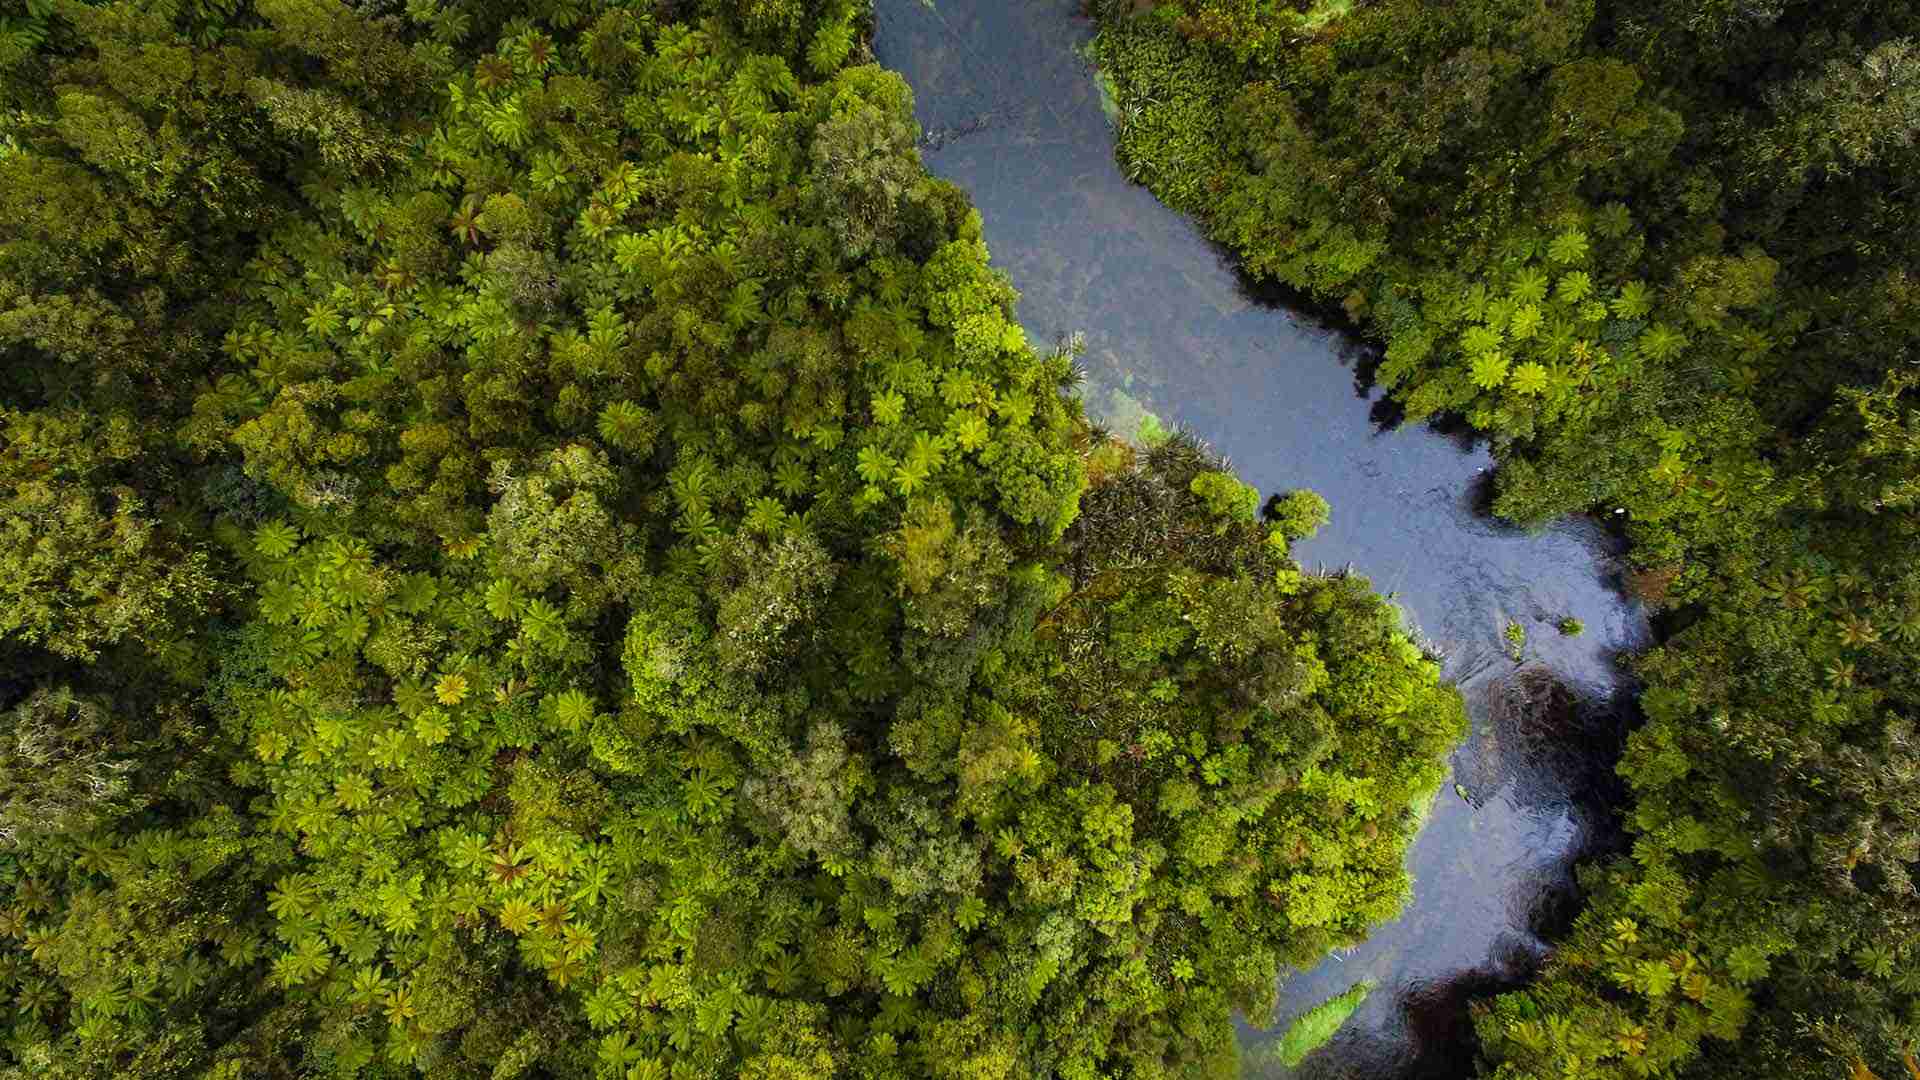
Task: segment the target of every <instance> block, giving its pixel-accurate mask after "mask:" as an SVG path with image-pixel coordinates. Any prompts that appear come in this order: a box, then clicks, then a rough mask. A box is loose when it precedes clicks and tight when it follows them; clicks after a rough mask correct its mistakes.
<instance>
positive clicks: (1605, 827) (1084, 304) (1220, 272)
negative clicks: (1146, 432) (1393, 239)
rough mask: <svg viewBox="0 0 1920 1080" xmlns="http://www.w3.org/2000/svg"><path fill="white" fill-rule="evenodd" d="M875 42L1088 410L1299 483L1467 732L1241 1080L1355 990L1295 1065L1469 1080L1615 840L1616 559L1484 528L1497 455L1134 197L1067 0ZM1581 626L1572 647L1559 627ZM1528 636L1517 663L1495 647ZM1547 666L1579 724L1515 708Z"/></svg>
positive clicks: (1293, 987) (895, 21)
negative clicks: (1490, 1035) (1377, 378)
mask: <svg viewBox="0 0 1920 1080" xmlns="http://www.w3.org/2000/svg"><path fill="white" fill-rule="evenodd" d="M877 7H878V11H877V20H878V28H877V34H876V43H875V49H876V51H877V53H878V57H879V60H880V62H881V63H883V64H885V65H886V66H888V67H890V68H892V69H894V70H896V71H899V72H901V73H902V74H903V75H905V76H906V78H907V79H908V81H909V82H911V83H912V84H913V87H914V92H915V95H916V98H917V106H916V107H917V111H918V114H919V120H920V123H921V125H922V127H923V128H924V129H925V131H926V136H925V138H924V139H923V140H922V153H923V156H924V158H925V160H926V163H927V165H928V167H929V168H930V169H932V171H933V172H935V173H936V174H938V175H940V176H944V177H946V178H948V179H950V180H952V181H954V182H955V183H958V184H959V185H961V186H962V187H964V188H966V189H967V191H968V192H970V193H971V194H972V196H973V200H974V202H975V204H976V205H978V207H979V208H980V212H981V214H982V216H983V217H984V219H985V222H986V238H987V244H988V246H989V248H991V250H992V253H993V259H994V263H995V265H997V266H998V267H1000V268H1001V269H1002V270H1004V271H1006V272H1007V273H1008V275H1009V276H1011V278H1012V279H1013V283H1014V285H1015V286H1016V287H1017V288H1019V290H1020V292H1021V294H1022V302H1021V308H1020V315H1021V321H1022V322H1023V323H1024V324H1025V325H1026V327H1027V329H1028V331H1029V334H1030V336H1032V337H1033V338H1034V339H1035V340H1036V341H1050V340H1055V339H1059V338H1063V337H1064V336H1066V335H1068V334H1071V333H1075V332H1080V333H1084V335H1085V353H1084V356H1083V362H1084V363H1085V365H1086V367H1087V368H1088V370H1089V372H1090V376H1091V377H1090V379H1089V381H1088V385H1087V388H1086V394H1087V401H1088V405H1089V408H1090V411H1091V412H1092V413H1093V414H1094V415H1095V416H1096V417H1100V418H1103V419H1106V420H1108V421H1109V422H1111V423H1113V424H1114V425H1115V426H1116V427H1120V428H1128V429H1130V428H1131V426H1132V425H1135V424H1137V423H1138V422H1139V419H1140V417H1141V416H1142V414H1143V412H1151V413H1152V414H1154V415H1155V416H1157V417H1159V418H1160V419H1161V420H1162V421H1163V422H1165V423H1166V424H1168V425H1169V426H1176V425H1177V426H1179V427H1182V428H1185V429H1187V430H1190V431H1192V432H1194V433H1195V434H1197V435H1199V436H1200V437H1201V438H1203V439H1204V440H1205V441H1207V442H1208V443H1209V444H1211V445H1212V446H1213V447H1214V448H1215V449H1217V450H1219V451H1220V452H1222V453H1223V454H1225V455H1227V457H1228V458H1229V459H1230V460H1231V461H1232V463H1233V465H1234V467H1235V468H1236V469H1237V471H1238V472H1239V473H1240V475H1241V477H1242V478H1243V479H1245V480H1246V481H1248V482H1249V483H1252V484H1255V485H1256V486H1258V487H1259V488H1260V489H1261V490H1262V491H1263V492H1274V491H1284V490H1287V489H1291V488H1296V487H1310V488H1312V489H1314V490H1316V491H1318V492H1320V493H1321V494H1322V495H1324V496H1326V497H1327V499H1328V500H1329V501H1330V502H1331V503H1332V505H1333V521H1332V524H1331V525H1329V526H1328V527H1327V528H1325V529H1323V530H1322V531H1321V532H1320V534H1319V535H1318V536H1317V537H1315V538H1314V539H1313V540H1311V541H1308V542H1305V543H1302V544H1299V545H1297V546H1296V549H1295V550H1296V552H1297V554H1298V555H1299V557H1300V559H1301V561H1302V562H1303V563H1305V564H1307V565H1308V566H1314V565H1316V564H1323V565H1327V566H1334V567H1337V566H1343V565H1346V564H1349V563H1351V564H1352V566H1353V567H1354V569H1356V570H1357V571H1359V572H1360V573H1362V574H1365V575H1366V576H1368V577H1369V578H1371V579H1372V581H1373V583H1374V585H1375V586H1376V587H1377V588H1379V589H1380V590H1382V591H1384V592H1388V593H1392V594H1393V595H1394V597H1395V599H1396V600H1397V601H1398V602H1399V603H1400V604H1401V605H1402V606H1403V607H1404V608H1405V609H1406V611H1407V613H1408V615H1409V616H1410V618H1411V619H1412V621H1413V622H1415V623H1416V624H1417V625H1418V626H1419V627H1420V629H1421V631H1422V632H1423V633H1424V635H1425V637H1426V638H1427V639H1428V640H1429V641H1430V642H1431V643H1432V644H1433V645H1435V646H1436V647H1437V648H1438V649H1439V650H1440V651H1441V652H1442V654H1443V655H1445V656H1446V658H1447V674H1448V677H1449V678H1451V679H1453V680H1454V681H1455V682H1456V683H1458V685H1459V686H1460V688H1461V690H1462V691H1463V692H1464V693H1465V694H1466V696H1467V700H1468V703H1469V706H1470V709H1471V712H1472V715H1473V720H1474V730H1473V733H1472V734H1471V735H1470V736H1469V737H1468V739H1467V741H1466V742H1465V743H1464V744H1463V745H1462V746H1461V747H1460V748H1459V749H1458V750H1457V751H1456V752H1455V754H1454V755H1453V760H1452V767H1453V776H1452V778H1451V779H1450V782H1449V783H1448V785H1447V786H1446V787H1445V788H1444V789H1443V790H1442V793H1441V795H1440V798H1439V801H1438V803H1437V804H1436V806H1435V808H1434V812H1433V815H1432V818H1431V819H1430V821H1429V822H1428V824H1427V826H1426V828H1425V830H1424V831H1423V832H1422V833H1421V835H1420V837H1419V839H1418V840H1417V841H1416V843H1415V844H1414V846H1413V849H1412V851H1411V853H1410V854H1409V856H1408V866H1409V868H1410V869H1411V871H1412V873H1413V875H1414V879H1415V880H1414V896H1413V900H1412V902H1411V903H1410V904H1409V905H1408V907H1407V909H1406V911H1405V913H1404V914H1403V915H1402V917H1401V918H1400V919H1398V920H1397V921H1395V922H1393V923H1391V924H1388V925H1385V926H1382V927H1380V928H1379V929H1378V930H1376V931H1375V932H1374V934H1373V935H1372V937H1371V938H1369V939H1368V940H1367V942H1366V943H1365V944H1363V945H1361V946H1359V947H1357V948H1354V949H1351V950H1348V951H1346V952H1344V953H1342V954H1340V955H1336V956H1334V957H1332V958H1330V959H1328V960H1327V961H1325V962H1324V963H1322V964H1321V965H1319V966H1318V967H1316V968H1314V969H1312V970H1310V971H1304V972H1297V973H1291V974H1289V975H1287V976H1283V978H1282V981H1281V985H1280V989H1279V1005H1278V1008H1277V1009H1276V1011H1275V1014H1274V1017H1273V1021H1274V1022H1273V1024H1272V1025H1271V1026H1270V1027H1268V1028H1267V1029H1266V1030H1264V1031H1263V1030H1258V1029H1255V1028H1254V1027H1252V1026H1251V1025H1243V1038H1244V1041H1245V1044H1246V1045H1247V1046H1248V1048H1249V1050H1250V1052H1249V1053H1248V1054H1247V1055H1246V1057H1247V1060H1248V1061H1249V1066H1248V1068H1249V1072H1250V1073H1257V1074H1258V1075H1268V1074H1270V1073H1272V1074H1277V1072H1278V1067H1277V1066H1276V1065H1274V1064H1272V1063H1271V1062H1270V1061H1265V1060H1263V1059H1265V1058H1268V1057H1270V1055H1263V1054H1261V1053H1260V1048H1261V1047H1262V1045H1263V1044H1266V1043H1270V1042H1271V1041H1272V1040H1273V1039H1275V1038H1277V1036H1278V1034H1279V1033H1280V1032H1282V1031H1284V1030H1285V1029H1286V1026H1287V1024H1288V1023H1289V1022H1290V1021H1291V1020H1292V1019H1293V1018H1295V1017H1297V1016H1298V1015H1299V1014H1300V1013H1301V1012H1303V1011H1305V1010H1306V1009H1308V1008H1311V1007H1312V1006H1314V1005H1315V1004H1318V1003H1319V1002H1321V1001H1324V1000H1326V999H1327V998H1329V997H1332V996H1334V995H1336V994H1338V993H1340V992H1342V991H1344V990H1345V989H1347V988H1348V987H1350V986H1352V985H1353V984H1355V983H1357V982H1359V981H1361V980H1372V981H1373V982H1375V983H1376V985H1377V987H1378V989H1376V991H1375V992H1374V993H1373V995H1372V996H1371V997H1369V998H1368V999H1367V1001H1366V1003H1365V1004H1364V1005H1363V1006H1362V1007H1361V1009H1360V1011H1358V1012H1357V1013H1355V1014H1354V1017H1353V1019H1351V1020H1350V1021H1349V1022H1348V1023H1347V1025H1346V1026H1345V1027H1344V1028H1343V1029H1342V1030H1341V1033H1340V1035H1339V1036H1338V1037H1337V1038H1336V1039H1335V1040H1334V1041H1333V1042H1332V1043H1331V1044H1329V1046H1328V1047H1327V1048H1326V1049H1324V1050H1322V1051H1320V1052H1318V1053H1316V1054H1314V1055H1312V1056H1311V1057H1309V1058H1308V1059H1307V1062H1306V1063H1305V1064H1304V1065H1303V1066H1301V1068H1300V1069H1299V1070H1298V1072H1299V1073H1300V1074H1301V1075H1311V1076H1320V1077H1332V1076H1355V1077H1370V1078H1371V1077H1384V1076H1393V1075H1419V1076H1459V1075H1464V1074H1465V1073H1466V1072H1467V1071H1468V1068H1469V1067H1470V1064H1471V1053H1472V1045H1471V1040H1470V1029H1469V1028H1468V1026H1467V1022H1466V1015H1467V1011H1466V1001H1467V999H1468V997H1469V996H1470V995H1473V994H1476V993H1484V992H1487V991H1488V990H1490V989H1494V988H1498V987H1500V986H1502V985H1506V984H1508V983H1510V982H1511V981H1512V980H1514V979H1515V978H1517V977H1519V976H1521V975H1523V974H1524V973H1525V972H1526V971H1528V970H1529V969H1530V968H1531V967H1532V966H1533V965H1535V964H1537V963H1538V961H1539V959H1540V957H1541V956H1542V955H1543V954H1544V951H1545V944H1544V941H1543V939H1542V934H1543V933H1545V932H1547V931H1548V930H1549V929H1550V928H1551V927H1552V926H1553V925H1555V924H1556V922H1557V921H1558V920H1561V919H1563V918H1564V915H1565V912H1566V910H1567V907H1568V901H1569V897H1570V890H1571V883H1572V875H1571V869H1570V868H1571V866H1572V864H1573V862H1574V861H1575V860H1576V859H1579V858H1581V857H1583V856H1585V855H1588V854H1591V853H1592V852H1594V851H1595V850H1596V849H1597V848H1598V847H1600V846H1603V845H1605V844H1607V843H1610V842H1612V840H1613V838H1614V837H1615V836H1616V830H1615V827H1614V825H1613V824H1612V822H1613V814H1612V811H1611V807H1612V806H1613V805H1614V803H1615V801H1616V800H1617V791H1616V790H1615V785H1614V784H1613V782H1612V780H1611V764H1612V760H1613V758H1614V756H1615V755H1616V754H1617V750H1618V739H1619V734H1618V733H1619V730H1620V721H1619V719H1618V714H1619V708H1620V705H1621V703H1622V702H1624V700H1625V699H1626V693H1625V690H1626V688H1625V686H1624V681H1623V680H1622V678H1621V677H1620V675H1619V674H1618V671H1617V669H1616V664H1615V658H1616V657H1617V656H1618V655H1619V654H1620V653H1621V652H1623V651H1626V650H1631V649H1634V648H1637V647H1640V646H1642V645H1644V644H1645V643H1646V641H1647V636H1648V630H1647V621H1646V616H1645V613H1644V612H1643V611H1642V610H1641V609H1640V608H1639V607H1638V606H1637V605H1635V604H1632V603H1630V602H1629V601H1627V600H1626V599H1624V598H1623V596H1622V595H1621V592H1620V589H1619V581H1618V566H1617V560H1618V556H1619V548H1618V545H1617V544H1616V543H1615V542H1614V541H1613V540H1612V539H1611V538H1610V537H1609V536H1608V534H1607V533H1606V532H1605V531H1604V530H1602V529H1601V528H1599V527H1598V526H1597V525H1595V524H1594V523H1593V522H1591V521H1585V520H1569V521H1566V522H1562V523H1560V524H1557V525H1555V526H1553V527H1552V528H1550V529H1547V530H1545V531H1544V532H1540V533H1533V534H1528V533H1524V532H1521V531H1519V530H1515V529H1511V528H1508V527H1505V526H1503V525H1501V524H1499V523H1497V522H1495V521H1494V520H1492V519H1490V518H1488V517H1486V516H1484V515H1483V514H1482V513H1480V512H1479V507H1480V504H1481V503H1482V502H1483V501H1484V498H1485V492H1486V484H1487V481H1488V474H1489V471H1490V468H1491V464H1492V463H1491V460H1490V458H1489V457H1488V456H1487V454H1486V452H1485V451H1484V450H1483V449H1480V448H1476V447H1474V446H1471V445H1469V444H1467V443H1465V442H1463V441H1462V440H1460V439H1458V438H1455V437H1452V436H1449V435H1445V434H1442V433H1439V432H1437V431H1434V430H1431V429H1428V428H1425V427H1415V428H1396V429H1384V428H1382V427H1380V426H1379V425H1378V424H1377V423H1376V420H1375V418H1376V416H1377V415H1380V414H1381V413H1382V412H1383V411H1384V410H1382V409H1381V408H1380V403H1379V402H1378V401H1377V400H1376V397H1375V396H1374V395H1373V394H1371V393H1370V392H1369V391H1368V389H1367V388H1366V386H1365V384H1364V381H1363V380H1362V379H1361V377H1360V374H1359V371H1360V369H1361V368H1362V367H1363V366H1364V364H1365V361H1366V359H1367V355H1366V353H1365V351H1364V350H1363V349H1362V348H1361V347H1360V346H1359V345H1357V344H1356V343H1355V342H1353V341H1352V340H1351V339H1349V338H1346V337H1344V336H1343V335H1342V334H1341V333H1339V332H1338V331H1336V330H1333V329H1330V328H1327V327H1325V326H1322V325H1319V324H1317V323H1316V322H1315V321H1314V320H1313V319H1312V318H1311V317H1308V316H1305V315H1302V314H1299V313H1297V312H1293V311H1289V310H1287V309H1286V308H1284V307H1282V306H1279V305H1278V304H1276V303H1273V302H1270V301H1269V300H1268V299H1267V298H1264V297H1263V296H1262V295H1260V290H1258V289H1256V288H1254V287H1252V286H1250V285H1249V284H1248V283H1247V282H1246V281H1245V280H1244V279H1243V278H1241V277H1240V276H1239V275H1237V274H1236V272H1235V270H1234V269H1233V266H1232V264H1231V262H1230V261H1229V260H1228V259H1227V258H1225V257H1224V255H1223V254H1222V253H1221V252H1220V251H1219V250H1218V249H1216V248H1215V247H1213V246H1211V245H1210V244H1209V243H1208V242H1207V241H1206V240H1205V239H1204V238H1203V237H1202V235H1201V234H1200V233H1199V231H1198V230H1197V229H1196V228H1195V227H1194V225H1193V224H1192V223H1191V222H1189V221H1187V220H1186V219H1185V218H1183V217H1181V216H1180V215H1177V214H1175V213H1173V212H1171V211H1169V210H1167V209H1166V208H1165V207H1163V206H1161V205H1160V204H1159V203H1158V202H1157V201H1155V199H1154V198H1153V196H1152V195H1151V194H1150V193H1148V192H1147V191H1146V190H1145V189H1143V188H1140V187H1137V186H1134V185H1132V184H1130V183H1128V182H1127V180H1126V178H1125V177H1124V176H1123V175H1122V174H1121V172H1120V170H1119V168H1118V166H1117V165H1116V164H1115V161H1114V158H1113V130H1112V128H1111V126H1110V124H1109V121H1108V119H1107V117H1106V115H1105V113H1104V112H1103V111H1102V102H1101V94H1100V91H1099V89H1098V85H1097V83H1096V81H1095V78H1094V72H1093V69H1092V68H1091V66H1090V65H1089V63H1088V61H1087V60H1086V59H1085V58H1084V53H1085V47H1086V44H1087V42H1088V41H1089V40H1090V38H1091V37H1092V35H1093V27H1092V25H1091V24H1090V23H1089V22H1088V21H1087V20H1085V19H1083V18H1080V17H1079V15H1078V5H1077V4H1076V3H1075V0H879V3H878V5H877ZM1568 616H1571V617H1574V618H1577V619H1579V620H1581V621H1582V622H1583V623H1585V625H1586V632H1585V633H1584V634H1583V635H1581V636H1578V637H1563V636H1562V635H1561V634H1560V633H1559V632H1558V630H1557V629H1556V625H1557V624H1558V622H1559V621H1560V620H1561V619H1562V618H1565V617H1568ZM1509 621H1514V622H1518V623H1519V624H1520V625H1521V626H1522V627H1524V628H1525V630H1526V633H1527V644H1526V648H1525V656H1526V664H1525V665H1524V666H1522V665H1517V664H1516V663H1515V662H1514V661H1513V660H1512V659H1511V658H1510V657H1509V656H1508V653H1507V644H1506V642H1505V641H1504V640H1503V638H1502V631H1503V630H1504V629H1505V627H1506V625H1507V624H1508V622H1509ZM1543 673H1550V674H1551V675H1552V676H1554V677H1555V678H1556V680H1557V681H1558V682H1560V683H1563V684H1564V685H1566V686H1567V687H1570V688H1571V689H1572V690H1573V692H1574V694H1575V695H1576V696H1577V697H1578V699H1579V702H1580V704H1578V705H1577V706H1576V707H1573V708H1571V709H1553V708H1547V709H1544V710H1543V709H1540V708H1538V707H1534V708H1522V707H1516V706H1515V701H1516V699H1517V698H1519V697H1523V696H1526V695H1525V693H1524V692H1525V691H1526V690H1528V689H1529V688H1531V690H1532V691H1533V694H1532V696H1533V697H1534V698H1535V699H1536V701H1535V704H1536V706H1537V705H1538V700H1537V699H1538V698H1540V697H1541V696H1542V694H1541V690H1540V687H1541V685H1542V683H1543V682H1544V680H1542V679H1540V678H1539V676H1541V675H1542V674H1543Z"/></svg>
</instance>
